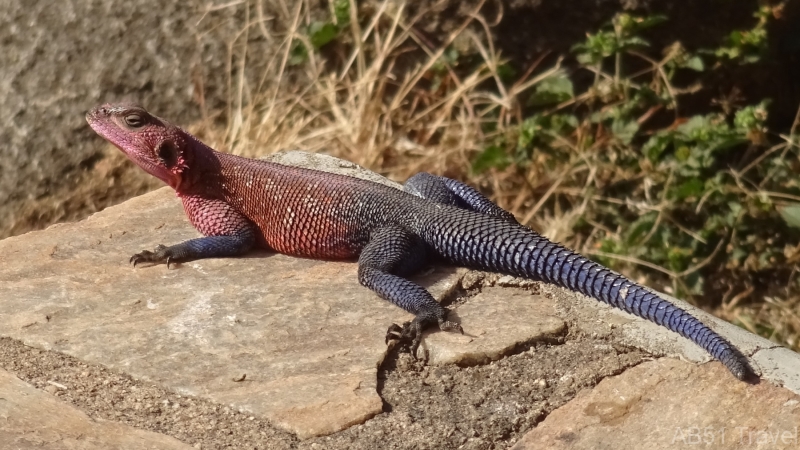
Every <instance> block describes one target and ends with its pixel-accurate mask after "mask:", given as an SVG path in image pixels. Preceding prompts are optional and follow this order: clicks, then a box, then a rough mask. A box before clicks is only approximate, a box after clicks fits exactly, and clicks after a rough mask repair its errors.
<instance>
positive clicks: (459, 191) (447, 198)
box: [403, 172, 517, 223]
mask: <svg viewBox="0 0 800 450" xmlns="http://www.w3.org/2000/svg"><path fill="white" fill-rule="evenodd" d="M403 189H404V190H405V191H406V192H408V193H409V194H413V195H416V196H417V197H422V198H424V199H427V200H430V201H433V202H437V203H444V204H445V205H450V206H456V207H458V208H463V209H469V210H471V211H475V212H477V213H481V214H487V215H490V216H495V217H499V218H501V219H504V220H507V221H509V222H512V223H517V219H515V218H514V215H513V214H511V213H510V212H508V211H506V210H505V209H503V208H501V207H499V206H497V205H496V204H495V203H494V202H492V201H491V200H489V199H488V198H486V196H484V195H483V194H481V193H480V192H478V191H477V190H476V189H475V188H473V187H472V186H469V185H466V184H464V183H462V182H460V181H458V180H453V179H452V178H446V177H440V176H438V175H433V174H430V173H427V172H420V173H418V174H416V175H414V176H412V177H411V178H409V179H408V180H407V181H406V184H405V185H404V186H403Z"/></svg>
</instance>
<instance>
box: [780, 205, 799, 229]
mask: <svg viewBox="0 0 800 450" xmlns="http://www.w3.org/2000/svg"><path fill="white" fill-rule="evenodd" d="M778 212H779V213H781V217H783V220H784V221H785V222H786V224H787V225H789V226H790V227H795V228H800V203H794V204H791V205H788V206H783V207H780V208H778Z"/></svg>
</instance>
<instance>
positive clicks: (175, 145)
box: [86, 103, 755, 380]
mask: <svg viewBox="0 0 800 450" xmlns="http://www.w3.org/2000/svg"><path fill="white" fill-rule="evenodd" d="M86 120H87V122H88V123H89V126H90V127H91V128H92V129H93V130H94V131H95V132H96V133H97V134H99V135H100V136H101V137H103V138H104V139H106V140H107V141H109V142H110V143H112V144H113V145H114V146H116V147H117V148H119V149H120V150H121V151H122V152H123V153H125V155H126V156H127V157H128V158H129V159H131V160H132V161H133V162H134V163H136V164H137V165H138V166H139V167H141V168H142V169H143V170H145V171H146V172H147V173H149V174H151V175H153V176H155V177H157V178H159V179H160V180H162V181H163V182H164V183H166V184H167V185H169V186H171V187H172V188H173V189H174V190H175V192H176V193H177V195H178V197H179V198H180V199H181V201H182V203H183V207H184V211H185V212H186V215H187V216H188V218H189V221H190V222H191V224H192V225H193V226H194V227H195V228H196V229H197V230H198V231H199V232H200V234H202V235H203V237H200V238H194V239H189V240H187V241H184V242H181V243H178V244H174V245H170V246H164V245H161V244H159V245H157V246H156V247H155V248H154V250H152V251H150V250H144V251H141V252H139V253H136V254H134V255H133V256H132V257H131V258H130V262H131V263H132V264H133V265H134V267H135V266H136V265H137V264H141V263H151V264H159V263H166V264H167V267H168V268H169V265H170V263H172V262H180V261H186V260H196V259H202V258H214V257H233V256H237V255H242V254H244V253H246V252H248V251H250V250H251V249H253V248H256V247H259V248H266V249H271V250H273V251H277V252H280V253H284V254H287V255H293V256H299V257H307V258H315V259H329V260H333V259H357V261H358V281H359V282H360V283H361V284H362V285H364V286H366V287H367V288H369V289H371V290H372V291H374V292H375V293H376V294H378V296H380V297H382V298H384V299H386V300H388V301H390V302H392V303H393V304H395V305H397V306H399V307H400V308H403V309H404V310H406V311H408V312H410V313H412V314H413V315H414V318H413V320H411V321H409V322H406V323H404V324H403V325H402V326H400V325H397V324H392V325H391V326H390V327H389V329H388V331H387V335H386V340H387V343H388V341H390V340H393V341H404V342H407V343H410V351H411V353H412V355H414V357H416V354H417V350H418V347H419V345H420V342H421V339H422V331H423V330H424V329H426V328H429V327H432V326H438V327H439V329H440V330H444V331H456V332H462V333H463V329H462V327H461V325H460V324H458V323H456V322H453V321H449V320H447V314H448V309H447V308H445V307H443V306H441V305H440V304H439V303H438V302H437V301H436V300H434V298H433V297H432V296H431V294H430V293H429V292H428V291H427V290H425V289H424V288H423V287H422V286H419V285H418V284H416V283H414V282H412V281H410V280H408V279H407V277H408V276H409V275H411V274H413V273H414V272H415V271H418V270H420V269H422V268H423V267H424V265H425V263H426V262H427V261H430V260H432V259H435V258H438V259H441V260H444V261H446V262H449V263H451V264H455V265H460V266H465V267H469V268H473V269H478V270H485V271H494V272H499V273H503V274H508V275H512V276H517V277H524V278H528V279H533V280H539V281H544V282H548V283H553V284H556V285H558V286H561V287H565V288H567V289H570V290H572V291H577V292H580V293H582V294H584V295H587V296H589V297H592V298H594V299H597V300H600V301H602V302H605V303H607V304H609V305H611V306H614V307H616V308H619V309H621V310H623V311H626V312H628V313H631V314H633V315H636V316H639V317H641V318H643V319H646V320H649V321H652V322H655V323H656V324H658V325H661V326H664V327H666V328H667V329H669V330H672V331H674V332H676V333H678V334H680V335H682V336H684V337H686V338H688V339H690V340H691V341H693V342H694V343H696V344H697V345H699V346H700V347H702V348H703V349H705V350H706V351H707V352H708V353H709V354H710V355H711V356H712V357H714V358H716V359H717V360H719V361H720V362H722V363H723V364H724V365H725V366H726V367H727V368H728V370H729V371H730V372H731V373H732V374H733V375H734V376H735V377H736V378H738V379H740V380H746V379H748V378H750V377H751V376H753V375H755V374H754V372H753V369H752V368H751V367H750V365H749V363H748V361H747V359H746V358H745V357H744V355H743V354H742V353H741V352H740V351H739V350H738V349H737V348H736V347H734V346H733V345H732V344H731V343H729V342H728V341H727V340H726V339H725V338H723V337H722V336H720V335H719V334H718V333H716V332H715V331H713V330H712V329H711V328H710V327H708V326H707V325H706V324H704V323H703V322H701V321H700V320H699V319H697V318H696V317H694V316H693V315H691V314H690V313H689V312H687V311H686V310H684V309H682V308H680V307H678V306H676V305H675V304H673V303H672V302H670V301H669V300H667V299H665V298H663V297H661V296H659V295H658V294H656V293H655V292H654V291H651V290H650V289H648V288H646V287H644V286H642V285H640V284H637V283H635V282H634V281H632V280H630V279H628V278H626V277H625V276H623V275H620V274H618V273H616V272H614V271H612V270H611V269H608V268H606V267H604V266H602V265H601V264H599V263H597V262H594V261H592V260H590V259H589V258H587V257H585V256H583V255H581V254H579V253H577V252H575V251H573V250H570V249H568V248H566V247H565V246H563V245H561V244H558V243H555V242H552V241H550V240H548V239H547V238H545V237H544V236H542V235H540V234H539V233H537V232H535V231H534V230H532V229H530V228H528V227H526V226H524V225H521V224H520V223H518V222H517V220H516V219H515V218H514V216H513V215H512V214H511V213H510V212H508V211H506V210H504V209H502V208H500V207H499V206H498V205H496V204H495V203H494V202H492V201H491V200H489V199H488V198H487V197H485V196H484V195H482V194H481V193H480V192H478V191H477V190H476V189H474V188H472V187H470V186H469V185H467V184H464V183H461V182H459V181H457V180H454V179H450V178H445V177H441V176H437V175H433V174H429V173H425V172H422V173H419V174H417V175H414V176H413V177H411V178H410V179H409V180H408V181H407V182H406V184H405V186H404V189H403V190H400V189H396V188H393V187H389V186H384V185H382V184H379V183H375V182H371V181H367V180H363V179H358V178H354V177H349V176H345V175H339V174H333V173H329V172H323V171H318V170H312V169H307V168H301V167H294V166H287V165H281V164H277V163H273V162H268V161H264V160H256V159H249V158H244V157H240V156H236V155H232V154H229V153H223V152H217V151H216V150H214V149H212V148H211V147H209V146H207V145H206V144H204V143H202V142H201V141H200V140H199V139H197V138H196V137H194V136H192V135H191V134H189V133H188V132H186V131H184V130H183V129H181V128H180V127H178V126H176V125H173V124H172V123H170V122H168V121H166V120H164V119H161V118H159V117H157V116H155V115H153V114H151V113H149V112H148V111H146V110H145V109H144V108H142V107H141V106H138V105H136V104H128V103H119V104H104V105H100V106H97V107H95V108H93V109H91V110H90V111H89V112H88V113H87V114H86Z"/></svg>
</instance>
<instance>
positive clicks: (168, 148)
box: [156, 141, 181, 171]
mask: <svg viewBox="0 0 800 450" xmlns="http://www.w3.org/2000/svg"><path fill="white" fill-rule="evenodd" d="M156 155H157V156H158V159H160V160H161V163H162V164H163V165H164V167H166V168H167V169H169V170H171V171H175V169H176V168H177V169H180V167H177V166H179V163H180V162H181V154H180V151H179V150H178V149H177V148H176V147H175V145H174V144H173V143H172V142H170V141H162V142H161V144H159V145H158V148H156ZM178 171H180V170H178Z"/></svg>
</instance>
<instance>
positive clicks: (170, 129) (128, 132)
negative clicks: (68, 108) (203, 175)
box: [86, 104, 191, 188]
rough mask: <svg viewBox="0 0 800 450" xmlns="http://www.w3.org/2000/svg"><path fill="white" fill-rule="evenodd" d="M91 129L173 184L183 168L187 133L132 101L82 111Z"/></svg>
mask: <svg viewBox="0 0 800 450" xmlns="http://www.w3.org/2000/svg"><path fill="white" fill-rule="evenodd" d="M86 121H87V122H89V126H90V127H92V129H93V130H94V131H95V132H96V133H97V134H99V135H100V136H102V137H103V138H105V139H106V140H108V141H109V142H111V143H112V144H114V145H115V146H117V147H118V148H119V149H120V150H122V152H123V153H125V154H126V155H127V156H128V158H130V159H131V160H133V162H135V163H136V164H137V165H139V167H141V168H142V169H144V170H145V171H147V172H148V173H149V174H151V175H153V176H155V177H158V178H159V179H161V180H162V181H164V182H165V183H167V184H169V185H170V186H172V187H173V188H177V187H178V186H179V185H180V182H181V174H182V173H183V171H184V169H186V158H187V156H188V155H187V154H186V152H187V149H188V148H190V146H191V143H190V140H191V138H189V136H188V135H187V134H186V133H185V132H184V131H183V130H181V129H180V128H178V127H176V126H175V125H172V124H171V123H169V122H166V121H164V120H162V119H159V118H158V117H156V116H154V115H152V114H150V113H148V112H147V111H146V110H145V109H144V108H142V107H141V106H138V105H132V104H106V105H102V106H98V107H95V108H93V109H92V110H91V111H89V112H88V113H87V114H86Z"/></svg>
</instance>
